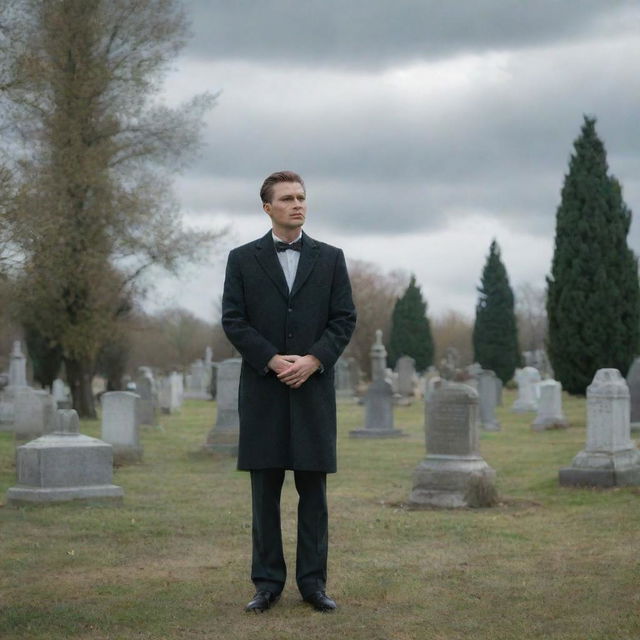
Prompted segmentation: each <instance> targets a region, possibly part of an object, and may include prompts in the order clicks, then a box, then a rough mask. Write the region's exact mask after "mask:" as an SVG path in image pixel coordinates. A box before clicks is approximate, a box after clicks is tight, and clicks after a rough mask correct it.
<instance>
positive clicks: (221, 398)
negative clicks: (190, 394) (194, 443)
mask: <svg viewBox="0 0 640 640" xmlns="http://www.w3.org/2000/svg"><path fill="white" fill-rule="evenodd" d="M241 368H242V359H241V358H229V359H228V360H223V361H222V362H220V363H219V364H218V368H217V373H218V380H217V383H216V387H217V398H218V400H217V404H218V415H217V417H216V424H215V426H214V427H213V428H212V429H211V431H209V433H208V434H207V439H206V441H205V444H204V449H205V450H206V451H217V452H220V453H228V454H229V455H233V456H237V455H238V439H239V437H240V416H239V414H238V387H239V385H240V370H241Z"/></svg>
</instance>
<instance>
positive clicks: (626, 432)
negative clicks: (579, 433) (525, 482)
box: [559, 369, 640, 487]
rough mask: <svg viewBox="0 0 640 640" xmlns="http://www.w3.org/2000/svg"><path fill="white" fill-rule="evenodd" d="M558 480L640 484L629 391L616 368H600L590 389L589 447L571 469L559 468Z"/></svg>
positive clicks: (586, 483) (583, 483) (639, 460)
mask: <svg viewBox="0 0 640 640" xmlns="http://www.w3.org/2000/svg"><path fill="white" fill-rule="evenodd" d="M559 479H560V484H561V485H563V486H594V487H614V486H626V485H639V484H640V451H638V449H637V448H636V446H635V444H634V443H633V440H631V433H630V428H629V389H628V387H627V383H626V382H625V380H624V378H623V377H622V376H621V375H620V372H619V371H618V370H617V369H600V370H599V371H597V372H596V375H595V377H594V378H593V382H592V383H591V384H590V385H589V387H588V388H587V444H586V447H585V448H584V450H583V451H581V452H580V453H578V455H577V456H576V457H575V458H574V459H573V462H572V463H571V466H570V467H566V468H564V469H560V474H559Z"/></svg>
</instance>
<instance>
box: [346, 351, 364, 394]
mask: <svg viewBox="0 0 640 640" xmlns="http://www.w3.org/2000/svg"><path fill="white" fill-rule="evenodd" d="M347 363H348V365H349V382H350V384H351V390H352V391H353V393H354V394H357V393H358V391H359V390H360V383H361V382H362V371H360V365H359V364H358V361H357V360H356V359H355V358H347Z"/></svg>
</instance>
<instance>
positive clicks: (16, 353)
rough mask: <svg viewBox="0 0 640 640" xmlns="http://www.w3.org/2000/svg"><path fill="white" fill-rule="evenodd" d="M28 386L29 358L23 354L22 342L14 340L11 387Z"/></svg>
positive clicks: (10, 377)
mask: <svg viewBox="0 0 640 640" xmlns="http://www.w3.org/2000/svg"><path fill="white" fill-rule="evenodd" d="M27 386H28V385H27V358H26V357H25V356H24V354H23V353H22V346H21V344H20V340H14V342H13V351H12V352H11V356H10V359H9V387H27Z"/></svg>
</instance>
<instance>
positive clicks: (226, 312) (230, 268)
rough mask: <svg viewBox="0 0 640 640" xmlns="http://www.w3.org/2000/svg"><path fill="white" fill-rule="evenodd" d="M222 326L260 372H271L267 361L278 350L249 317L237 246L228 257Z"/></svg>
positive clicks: (247, 360)
mask: <svg viewBox="0 0 640 640" xmlns="http://www.w3.org/2000/svg"><path fill="white" fill-rule="evenodd" d="M222 328H223V329H224V332H225V334H226V335H227V338H229V341H230V342H231V344H232V345H233V346H234V347H235V348H236V349H237V350H238V351H239V352H240V355H241V356H242V358H243V359H244V360H245V361H246V362H247V363H248V364H249V365H251V366H252V367H253V368H254V369H255V370H256V371H257V372H258V373H259V374H260V375H265V374H266V373H268V371H269V370H268V368H267V364H268V362H269V360H271V358H273V356H275V355H276V354H277V353H278V350H277V349H276V347H275V346H274V345H273V344H271V342H269V340H267V339H266V338H265V337H264V336H262V335H261V334H260V333H258V331H257V330H256V329H255V328H254V327H252V326H251V325H250V324H249V322H248V320H247V313H246V305H245V299H244V284H243V281H242V271H241V269H240V264H239V258H238V254H237V252H236V251H235V250H233V251H231V253H229V258H228V260H227V270H226V273H225V278H224V290H223V293H222Z"/></svg>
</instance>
